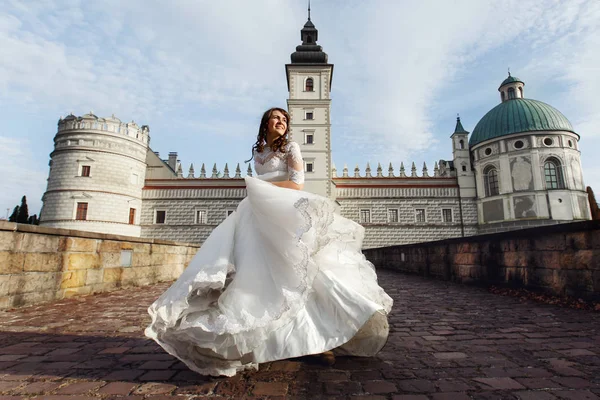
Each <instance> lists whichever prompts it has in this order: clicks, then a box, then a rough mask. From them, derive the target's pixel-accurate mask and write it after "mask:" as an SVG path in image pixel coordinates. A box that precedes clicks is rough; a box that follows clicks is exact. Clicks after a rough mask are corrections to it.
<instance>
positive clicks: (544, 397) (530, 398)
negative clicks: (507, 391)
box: [515, 390, 557, 400]
mask: <svg viewBox="0 0 600 400" xmlns="http://www.w3.org/2000/svg"><path fill="white" fill-rule="evenodd" d="M515 395H516V396H517V397H518V398H519V399H520V400H554V399H556V398H557V397H556V396H554V395H553V394H551V393H548V392H541V391H531V390H528V391H522V392H515Z"/></svg>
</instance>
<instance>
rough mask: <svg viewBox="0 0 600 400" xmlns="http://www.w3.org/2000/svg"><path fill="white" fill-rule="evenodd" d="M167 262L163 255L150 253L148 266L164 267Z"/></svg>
mask: <svg viewBox="0 0 600 400" xmlns="http://www.w3.org/2000/svg"><path fill="white" fill-rule="evenodd" d="M166 262H167V257H166V254H165V253H152V255H151V261H150V265H156V266H161V265H165V264H166Z"/></svg>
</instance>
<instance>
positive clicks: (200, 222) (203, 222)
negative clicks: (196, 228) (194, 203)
mask: <svg viewBox="0 0 600 400" xmlns="http://www.w3.org/2000/svg"><path fill="white" fill-rule="evenodd" d="M199 213H204V214H203V215H204V217H203V218H199ZM194 223H195V224H196V225H208V210H207V209H206V208H196V209H194Z"/></svg>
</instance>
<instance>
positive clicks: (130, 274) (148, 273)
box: [122, 267, 158, 286]
mask: <svg viewBox="0 0 600 400" xmlns="http://www.w3.org/2000/svg"><path fill="white" fill-rule="evenodd" d="M156 282H158V271H157V269H156V268H154V267H136V268H124V269H123V274H122V283H123V284H126V285H134V286H142V285H149V284H151V283H156Z"/></svg>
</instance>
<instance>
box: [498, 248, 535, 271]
mask: <svg viewBox="0 0 600 400" xmlns="http://www.w3.org/2000/svg"><path fill="white" fill-rule="evenodd" d="M528 263H529V252H524V251H509V252H506V253H502V259H501V264H502V265H504V266H505V267H526V266H527V265H528Z"/></svg>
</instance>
